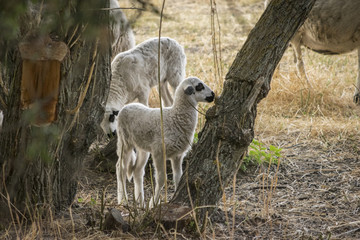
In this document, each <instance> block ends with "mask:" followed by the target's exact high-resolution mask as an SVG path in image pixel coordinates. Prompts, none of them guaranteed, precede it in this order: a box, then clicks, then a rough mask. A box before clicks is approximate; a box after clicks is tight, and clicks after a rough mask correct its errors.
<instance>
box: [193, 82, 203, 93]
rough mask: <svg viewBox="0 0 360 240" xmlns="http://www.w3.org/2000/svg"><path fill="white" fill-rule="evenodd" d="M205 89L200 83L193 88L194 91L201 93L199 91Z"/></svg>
mask: <svg viewBox="0 0 360 240" xmlns="http://www.w3.org/2000/svg"><path fill="white" fill-rule="evenodd" d="M204 88H205V87H204V85H203V84H202V83H199V84H198V85H197V86H196V87H195V89H196V91H198V92H199V91H201V90H203V89H204Z"/></svg>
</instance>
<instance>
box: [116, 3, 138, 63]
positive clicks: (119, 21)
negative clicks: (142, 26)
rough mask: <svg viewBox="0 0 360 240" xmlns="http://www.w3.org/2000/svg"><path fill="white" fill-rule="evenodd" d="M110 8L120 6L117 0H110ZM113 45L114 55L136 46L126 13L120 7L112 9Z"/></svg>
mask: <svg viewBox="0 0 360 240" xmlns="http://www.w3.org/2000/svg"><path fill="white" fill-rule="evenodd" d="M110 8H120V5H119V3H118V1H117V0H110ZM110 20H111V22H110V24H111V26H110V27H111V31H110V33H111V36H110V37H111V43H112V44H111V47H112V55H113V56H115V55H117V54H118V53H120V52H124V51H127V50H129V49H131V48H133V47H135V37H134V33H133V31H132V29H131V27H130V24H129V22H128V21H127V19H126V17H125V14H124V13H123V12H122V11H121V10H120V9H114V10H111V11H110Z"/></svg>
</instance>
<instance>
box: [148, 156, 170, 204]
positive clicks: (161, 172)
mask: <svg viewBox="0 0 360 240" xmlns="http://www.w3.org/2000/svg"><path fill="white" fill-rule="evenodd" d="M152 158H153V164H154V169H155V192H154V196H153V197H152V198H151V200H150V208H152V207H154V206H156V205H158V204H159V203H160V192H161V189H162V188H163V187H164V185H165V181H166V171H165V169H164V166H165V165H164V160H163V156H162V153H160V154H152Z"/></svg>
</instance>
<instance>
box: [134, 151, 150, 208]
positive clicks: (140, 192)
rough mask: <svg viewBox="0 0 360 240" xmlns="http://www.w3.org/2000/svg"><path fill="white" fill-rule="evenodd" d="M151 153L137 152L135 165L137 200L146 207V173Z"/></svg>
mask: <svg viewBox="0 0 360 240" xmlns="http://www.w3.org/2000/svg"><path fill="white" fill-rule="evenodd" d="M149 155H150V154H149V153H148V152H144V151H139V150H138V152H137V158H136V164H135V167H134V172H133V177H134V188H135V201H136V202H137V203H138V204H139V205H140V206H141V207H144V174H145V166H146V163H147V160H148V159H149Z"/></svg>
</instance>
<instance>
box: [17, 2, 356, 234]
mask: <svg viewBox="0 0 360 240" xmlns="http://www.w3.org/2000/svg"><path fill="white" fill-rule="evenodd" d="M152 2H153V3H154V4H155V5H156V6H159V7H160V6H161V3H162V1H160V0H153V1H152ZM122 3H123V4H125V5H122V6H131V3H130V2H126V1H124V2H122ZM216 3H217V5H216V6H217V12H218V17H219V23H220V30H221V31H220V36H221V38H220V41H221V69H222V78H219V77H217V74H216V71H215V70H216V69H215V68H214V57H213V46H212V40H213V39H212V32H211V24H210V23H211V11H210V2H209V1H205V0H197V1H192V0H184V1H167V2H166V5H165V10H164V12H165V14H167V15H168V16H169V17H168V18H165V19H164V20H163V27H162V36H168V37H171V38H174V39H176V40H177V41H178V42H179V43H180V44H182V45H183V46H184V48H185V53H186V55H187V69H186V75H187V76H191V75H193V76H197V77H199V78H200V79H202V80H204V81H205V82H206V83H207V84H208V85H209V86H210V87H211V88H213V89H214V90H215V92H216V93H217V94H220V93H221V91H222V84H223V79H224V76H225V74H226V72H227V70H228V68H229V66H230V65H231V63H232V61H233V59H234V58H235V55H236V53H237V52H238V50H240V48H241V46H242V44H243V43H244V41H245V40H246V37H247V35H248V33H249V31H250V30H251V29H252V27H253V26H254V24H255V23H256V21H257V19H258V18H259V17H260V14H261V13H262V11H263V1H261V0H240V1H235V0H218V1H216ZM132 11H133V10H126V11H125V12H126V14H127V15H128V16H130V18H131V16H132V15H134V12H132ZM215 20H216V18H215ZM158 27H159V16H157V15H155V14H153V13H150V12H145V13H144V14H143V15H142V17H141V18H140V19H138V20H137V21H136V23H135V25H134V28H133V29H134V32H135V36H136V41H137V43H140V42H142V41H144V40H146V39H148V38H150V37H157V36H158ZM214 29H215V30H216V42H217V44H219V32H218V30H219V25H217V22H216V24H215V28H214ZM217 46H219V45H217ZM217 51H218V56H219V53H220V52H219V48H217ZM304 59H305V67H306V70H307V74H308V76H309V78H310V80H311V82H312V85H313V88H312V89H311V90H309V89H308V86H307V84H306V82H305V80H303V79H300V78H299V77H298V75H297V73H296V67H295V64H294V63H293V51H292V49H291V48H289V49H288V50H287V51H286V53H285V55H284V57H283V58H282V60H281V62H280V64H279V66H278V68H277V70H276V72H275V73H274V77H273V80H272V83H271V91H270V93H269V95H268V97H267V98H265V99H264V100H263V101H262V102H261V103H260V104H259V106H258V116H257V119H256V125H255V134H256V138H257V139H258V140H260V141H262V142H264V143H265V144H272V145H274V146H280V147H283V148H284V152H283V158H284V159H282V165H281V166H280V170H276V167H275V168H269V169H264V167H258V168H257V169H254V171H253V172H251V173H247V174H245V175H244V174H243V173H242V175H240V176H238V179H237V180H236V179H235V180H234V183H233V185H232V186H231V187H229V188H227V189H226V190H225V193H226V194H225V195H224V198H223V201H222V203H221V207H222V210H223V211H224V212H225V213H226V217H224V215H223V214H222V213H219V214H218V215H216V216H215V219H214V218H213V219H212V221H210V222H209V225H208V230H207V231H206V232H205V234H206V235H207V237H208V238H211V239H228V238H235V239H245V238H248V237H249V238H261V239H270V238H274V239H280V238H283V239H301V238H306V237H312V238H317V237H319V236H321V237H325V236H326V233H327V232H330V233H333V234H334V236H337V237H336V238H343V237H346V238H347V239H356V238H357V236H358V237H359V238H360V236H359V235H356V234H357V233H356V231H357V229H356V228H355V230H354V228H352V226H357V228H359V224H358V223H357V222H356V221H358V218H356V214H358V213H359V209H360V199H359V195H357V194H359V193H360V191H359V190H358V185H356V182H357V181H358V182H360V174H359V173H360V171H359V167H358V165H357V164H356V162H357V161H356V159H357V160H358V156H359V153H360V148H359V145H358V143H359V139H360V136H359V132H360V107H358V106H355V105H354V104H353V103H352V95H353V92H354V90H355V87H354V83H355V79H356V71H357V63H356V61H357V57H356V54H355V53H349V54H345V55H341V56H323V55H319V54H316V53H313V52H311V51H309V50H306V49H304ZM157 101H158V100H157V95H156V92H153V94H152V95H151V100H150V102H151V104H152V105H156V104H157ZM200 107H201V108H202V107H203V106H200ZM206 107H208V106H206ZM205 110H206V109H203V110H201V111H205ZM199 116H200V120H199V125H198V129H200V128H201V127H202V125H203V123H204V118H203V116H202V115H199ZM319 169H320V170H319ZM321 169H328V170H327V171H324V172H322V170H321ZM329 169H330V170H329ZM263 174H266V179H267V183H273V182H274V181H275V179H277V177H278V178H279V181H278V189H277V190H276V191H271V196H270V195H268V197H267V198H266V197H263V196H266V195H265V194H264V193H263V192H262V188H261V187H262V186H263V185H264V184H265V183H263V181H262V177H263V176H264V175H263ZM329 179H330V180H331V179H332V181H334V184H335V185H331V182H330V180H329ZM336 183H339V184H340V183H342V184H343V185H342V189H340V187H338V186H336V185H337V184H336ZM115 184H116V181H115V176H114V175H113V174H104V173H94V172H93V171H89V172H85V173H84V177H82V179H81V183H80V190H79V192H78V199H81V203H76V205H78V206H79V208H78V209H77V210H74V216H75V217H74V218H72V219H70V220H69V218H67V220H61V218H60V219H59V220H53V223H52V226H54V227H53V229H54V230H53V231H54V232H55V233H54V235H53V236H54V237H58V238H60V239H61V238H64V239H65V238H73V237H75V238H84V239H113V238H115V237H121V238H124V239H125V238H172V237H173V236H172V235H171V234H170V233H166V232H163V231H161V230H157V231H155V233H154V232H147V231H149V230H148V229H141V231H142V233H139V235H135V236H134V235H126V236H124V235H117V234H119V233H117V232H113V233H110V234H105V233H103V232H101V231H98V230H97V228H96V227H91V226H90V227H89V226H88V225H86V224H87V223H88V220H87V219H89V218H90V219H91V218H96V217H98V215H99V214H100V212H101V211H100V206H99V205H100V204H99V203H100V196H101V192H102V190H103V188H104V187H108V188H107V189H108V190H107V194H106V206H107V207H112V206H114V207H115V206H116V204H115V200H116V195H115V193H116V191H115ZM357 184H358V183H357ZM145 185H147V186H150V180H148V179H147V182H146V183H145ZM265 185H266V184H265ZM259 186H260V187H259ZM317 186H318V187H317ZM334 189H335V190H336V191H335V190H334ZM354 189H355V190H354ZM333 191H335V192H333ZM146 192H147V194H148V196H146V198H147V199H149V198H150V197H149V194H151V191H150V190H149V189H148V190H147V191H146ZM334 193H336V194H334ZM170 194H171V193H170ZM268 194H270V192H268ZM269 196H270V199H271V201H270V202H269V203H267V205H264V201H265V200H266V199H269ZM324 196H325V197H324ZM328 197H329V199H328ZM303 199H308V201H307V202H304V201H303ZM306 204H307V205H306ZM264 206H265V207H264ZM346 206H349V208H351V209H347V208H346ZM356 209H357V210H356ZM265 210H266V214H264V211H265ZM336 214H338V215H336ZM337 221H338V223H337ZM225 222H226V223H225ZM74 226H75V227H74ZM74 228H76V229H74ZM40 229H41V227H38V226H36V225H35V226H30V227H29V228H28V230H29V231H28V232H23V235H22V236H23V239H33V238H32V236H39V231H40ZM69 229H70V230H69ZM353 230H354V231H353ZM139 231H140V230H139ZM351 231H353V232H351ZM49 232H51V231H49ZM354 234H355V235H354ZM12 236H14V235H12ZM43 236H44V235H43ZM179 236H180V235H179ZM179 236H178V238H180V237H179ZM354 236H355V237H354ZM44 237H45V238H46V234H45V236H44ZM187 237H189V238H192V236H189V235H187Z"/></svg>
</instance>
